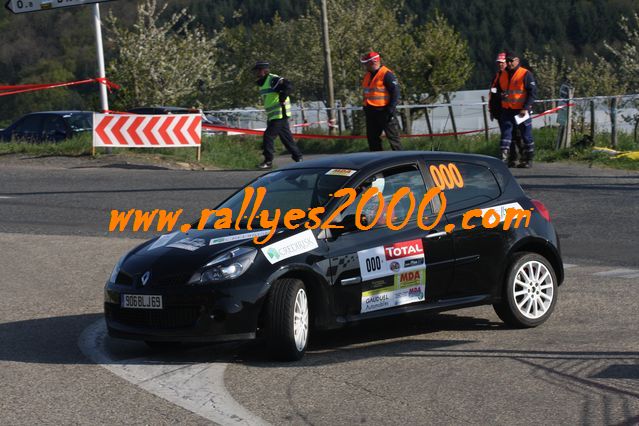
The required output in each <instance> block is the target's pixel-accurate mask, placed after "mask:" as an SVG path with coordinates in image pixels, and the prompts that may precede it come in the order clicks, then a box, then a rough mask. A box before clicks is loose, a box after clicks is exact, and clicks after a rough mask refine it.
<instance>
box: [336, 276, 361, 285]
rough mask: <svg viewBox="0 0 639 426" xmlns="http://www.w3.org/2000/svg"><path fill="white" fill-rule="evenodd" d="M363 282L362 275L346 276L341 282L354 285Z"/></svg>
mask: <svg viewBox="0 0 639 426" xmlns="http://www.w3.org/2000/svg"><path fill="white" fill-rule="evenodd" d="M361 282H362V278H361V277H353V278H344V279H343V280H340V282H339V283H340V284H341V285H353V284H359V283H361Z"/></svg>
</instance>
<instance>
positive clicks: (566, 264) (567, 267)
mask: <svg viewBox="0 0 639 426" xmlns="http://www.w3.org/2000/svg"><path fill="white" fill-rule="evenodd" d="M576 266H577V265H575V264H574V263H564V269H570V268H575V267H576Z"/></svg>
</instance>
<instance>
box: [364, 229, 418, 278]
mask: <svg viewBox="0 0 639 426" xmlns="http://www.w3.org/2000/svg"><path fill="white" fill-rule="evenodd" d="M357 257H358V259H359V269H360V274H361V275H362V280H364V281H366V280H373V279H375V278H379V277H385V276H389V275H394V274H397V273H401V272H406V271H409V270H415V269H418V268H423V267H424V263H425V259H424V246H423V245H422V240H421V239H415V240H409V241H400V242H397V243H393V244H389V245H384V246H378V247H373V248H370V249H367V250H360V251H358V252H357Z"/></svg>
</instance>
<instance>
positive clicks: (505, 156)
mask: <svg viewBox="0 0 639 426" xmlns="http://www.w3.org/2000/svg"><path fill="white" fill-rule="evenodd" d="M509 156H510V150H509V149H507V148H506V149H502V150H501V161H503V162H504V164H508V157H509Z"/></svg>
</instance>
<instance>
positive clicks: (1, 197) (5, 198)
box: [0, 195, 15, 200]
mask: <svg viewBox="0 0 639 426" xmlns="http://www.w3.org/2000/svg"><path fill="white" fill-rule="evenodd" d="M9 198H15V197H9V196H7V195H0V199H3V200H8V199H9Z"/></svg>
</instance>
